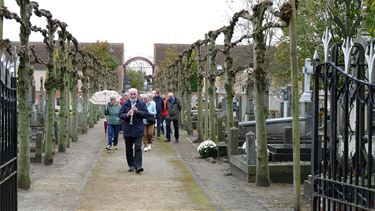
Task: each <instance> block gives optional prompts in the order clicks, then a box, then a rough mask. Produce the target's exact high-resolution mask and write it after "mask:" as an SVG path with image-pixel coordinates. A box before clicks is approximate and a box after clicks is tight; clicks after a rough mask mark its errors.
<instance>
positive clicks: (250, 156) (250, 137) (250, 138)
mask: <svg viewBox="0 0 375 211" xmlns="http://www.w3.org/2000/svg"><path fill="white" fill-rule="evenodd" d="M256 153H257V149H256V140H255V134H254V133H253V132H251V131H250V132H248V133H246V160H247V164H248V165H256Z"/></svg>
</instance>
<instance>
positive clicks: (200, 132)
mask: <svg viewBox="0 0 375 211" xmlns="http://www.w3.org/2000/svg"><path fill="white" fill-rule="evenodd" d="M197 58H198V61H197V67H198V71H197V80H198V84H197V95H198V114H197V115H198V117H197V133H198V134H197V135H198V139H197V141H198V142H202V141H203V77H202V76H201V73H202V71H203V70H202V66H201V65H202V64H201V61H200V58H201V53H200V46H198V47H197Z"/></svg>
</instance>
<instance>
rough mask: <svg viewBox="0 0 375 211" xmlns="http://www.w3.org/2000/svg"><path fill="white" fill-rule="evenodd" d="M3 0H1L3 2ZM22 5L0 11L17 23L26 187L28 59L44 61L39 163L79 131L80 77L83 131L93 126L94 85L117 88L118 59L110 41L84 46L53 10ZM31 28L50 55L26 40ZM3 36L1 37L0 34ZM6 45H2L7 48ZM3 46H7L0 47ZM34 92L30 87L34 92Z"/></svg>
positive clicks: (25, 181) (21, 168)
mask: <svg viewBox="0 0 375 211" xmlns="http://www.w3.org/2000/svg"><path fill="white" fill-rule="evenodd" d="M1 3H2V2H1ZM17 4H18V6H19V8H20V11H19V15H18V14H17V13H14V12H11V11H9V10H8V9H7V8H6V7H4V6H2V7H1V9H0V14H1V15H2V17H4V18H7V19H12V20H15V21H17V22H18V23H19V24H20V48H19V49H18V50H17V54H18V56H19V61H20V63H19V67H18V72H17V95H18V111H19V117H18V118H19V120H18V143H19V157H18V187H19V188H23V189H29V188H30V185H31V181H30V149H29V143H30V139H31V129H30V118H31V115H30V114H31V103H30V102H31V96H30V95H29V93H30V90H31V86H32V83H31V82H32V80H33V77H34V70H33V68H32V67H31V65H30V64H31V63H40V64H44V65H46V67H47V68H48V70H47V78H46V81H45V84H44V85H45V89H46V94H47V102H46V121H45V131H46V134H45V139H44V153H43V163H44V164H46V165H50V164H52V163H53V154H54V151H55V143H56V142H57V143H58V151H59V152H65V151H66V148H67V147H69V145H70V141H73V142H76V141H78V135H77V134H78V132H77V128H78V126H77V124H78V123H77V122H78V120H77V96H78V91H79V90H78V86H77V84H78V81H79V80H80V81H81V82H82V88H81V91H82V97H83V109H82V118H83V119H82V122H83V125H82V126H81V127H82V131H83V133H87V128H88V127H93V126H94V124H95V123H96V121H97V116H98V110H99V109H98V107H97V106H94V105H91V106H89V103H88V99H89V96H91V95H92V94H93V93H95V92H96V91H99V90H101V89H107V88H115V87H116V85H117V77H116V74H115V72H114V71H115V68H116V67H117V65H118V64H117V61H116V60H115V59H114V58H113V57H112V56H111V55H110V53H109V52H108V47H109V46H108V43H106V42H104V43H97V44H94V45H91V46H88V47H87V48H85V49H83V48H81V47H80V45H79V43H78V41H77V39H76V38H75V37H74V36H73V35H72V34H71V33H70V32H69V31H68V30H67V24H66V23H64V22H62V21H60V20H57V19H54V18H53V16H52V14H51V13H50V12H49V11H48V10H45V9H40V8H39V5H38V3H37V2H33V1H29V0H17ZM33 15H35V16H37V17H39V18H45V19H46V21H47V25H46V26H45V28H42V27H39V26H35V25H33V24H32V23H31V22H30V18H31V16H33ZM1 31H2V29H1ZM32 32H35V33H40V34H41V35H43V37H44V39H43V43H44V44H45V46H46V48H47V50H48V59H47V61H44V60H43V59H42V58H40V57H39V56H38V55H37V52H35V50H34V49H33V47H32V46H30V44H29V36H30V34H31V33H32ZM0 38H1V39H3V38H2V37H0ZM6 43H8V44H9V45H6V46H5V47H6V48H8V49H10V48H11V44H10V42H6ZM2 50H5V49H2ZM57 93H59V94H60V110H59V111H58V116H56V113H55V97H56V94H57ZM32 94H34V93H32ZM56 119H58V124H59V130H58V131H59V134H58V135H57V137H58V140H55V138H54V137H55V136H56V134H55V135H54V131H55V130H54V128H53V126H54V122H55V120H56Z"/></svg>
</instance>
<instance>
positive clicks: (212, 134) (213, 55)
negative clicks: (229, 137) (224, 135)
mask: <svg viewBox="0 0 375 211" xmlns="http://www.w3.org/2000/svg"><path fill="white" fill-rule="evenodd" d="M216 37H217V36H216ZM216 37H215V36H213V37H210V43H209V49H208V50H209V53H210V56H209V57H210V66H209V67H210V69H209V75H210V76H209V78H208V83H209V87H208V96H209V100H210V101H209V112H210V117H209V121H210V123H209V128H210V129H209V133H210V135H209V137H210V140H212V141H213V142H216V130H215V110H216V108H215V76H213V75H214V74H215V72H216V62H215V58H216V53H214V51H215V39H216Z"/></svg>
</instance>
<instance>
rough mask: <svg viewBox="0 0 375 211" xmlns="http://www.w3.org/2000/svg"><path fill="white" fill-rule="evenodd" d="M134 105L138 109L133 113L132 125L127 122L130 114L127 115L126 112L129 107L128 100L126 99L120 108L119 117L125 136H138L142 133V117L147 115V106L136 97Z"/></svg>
mask: <svg viewBox="0 0 375 211" xmlns="http://www.w3.org/2000/svg"><path fill="white" fill-rule="evenodd" d="M135 107H136V108H137V109H138V111H136V112H134V114H133V125H130V124H129V123H130V116H128V112H129V111H130V109H131V102H130V100H127V101H126V102H125V103H124V105H123V106H122V107H121V110H120V119H122V120H123V122H124V123H123V124H122V131H123V132H124V136H126V137H140V136H143V133H144V125H143V119H144V118H146V116H147V115H148V110H147V106H146V104H145V103H144V102H143V101H142V100H140V99H137V103H136V104H135Z"/></svg>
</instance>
